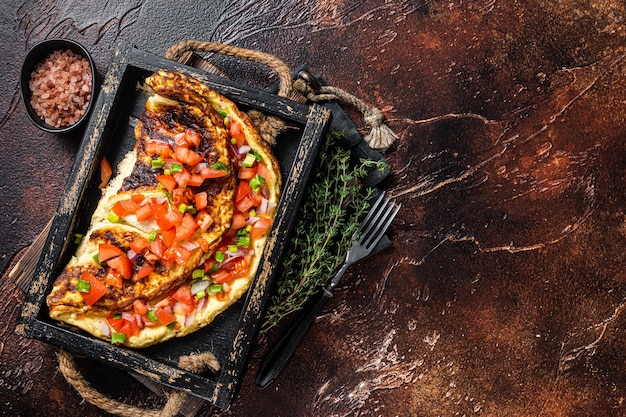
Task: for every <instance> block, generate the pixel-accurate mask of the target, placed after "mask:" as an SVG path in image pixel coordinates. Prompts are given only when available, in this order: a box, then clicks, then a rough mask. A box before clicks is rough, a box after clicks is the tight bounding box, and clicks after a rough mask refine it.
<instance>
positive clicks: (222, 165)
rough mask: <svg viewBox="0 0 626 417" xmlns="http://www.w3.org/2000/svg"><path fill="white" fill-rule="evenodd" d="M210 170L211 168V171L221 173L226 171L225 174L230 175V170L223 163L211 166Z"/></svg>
mask: <svg viewBox="0 0 626 417" xmlns="http://www.w3.org/2000/svg"><path fill="white" fill-rule="evenodd" d="M209 168H211V169H219V170H220V171H224V172H227V173H230V171H229V170H228V167H227V166H226V165H224V163H222V162H216V163H214V164H212V165H211V166H209Z"/></svg>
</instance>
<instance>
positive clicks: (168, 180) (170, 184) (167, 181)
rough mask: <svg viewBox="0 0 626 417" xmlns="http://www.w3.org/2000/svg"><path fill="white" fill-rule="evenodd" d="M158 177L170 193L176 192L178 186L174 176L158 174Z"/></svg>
mask: <svg viewBox="0 0 626 417" xmlns="http://www.w3.org/2000/svg"><path fill="white" fill-rule="evenodd" d="M156 179H157V181H158V182H159V183H160V184H161V185H162V186H163V187H164V188H165V189H166V190H167V192H168V193H170V194H172V193H173V192H174V188H176V180H175V179H174V177H172V176H171V175H157V176H156Z"/></svg>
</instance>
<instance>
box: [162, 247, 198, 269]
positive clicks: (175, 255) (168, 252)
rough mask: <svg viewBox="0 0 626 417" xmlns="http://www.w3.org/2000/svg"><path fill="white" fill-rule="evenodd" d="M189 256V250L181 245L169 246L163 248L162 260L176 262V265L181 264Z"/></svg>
mask: <svg viewBox="0 0 626 417" xmlns="http://www.w3.org/2000/svg"><path fill="white" fill-rule="evenodd" d="M190 256H191V251H190V250H189V249H186V248H184V247H182V246H170V247H169V248H167V249H165V252H164V253H163V257H162V258H163V260H164V261H165V262H171V263H176V264H178V265H183V264H184V263H185V262H187V260H188V259H189V257H190Z"/></svg>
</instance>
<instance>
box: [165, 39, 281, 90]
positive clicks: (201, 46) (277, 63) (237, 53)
mask: <svg viewBox="0 0 626 417" xmlns="http://www.w3.org/2000/svg"><path fill="white" fill-rule="evenodd" d="M194 51H197V52H213V53H217V54H220V55H228V56H233V57H237V58H241V59H245V60H248V61H252V62H258V63H261V64H264V65H266V66H268V67H270V68H271V69H272V70H274V72H276V74H277V75H278V78H279V79H280V86H279V88H278V95H279V96H281V97H289V95H290V94H291V91H292V88H293V85H292V82H291V70H290V69H289V67H288V66H287V64H285V63H284V62H283V61H281V60H280V59H278V58H276V57H275V56H273V55H270V54H266V53H264V52H260V51H255V50H251V49H244V48H240V47H238V46H233V45H226V44H221V43H216V42H205V41H195V40H186V41H182V42H179V43H176V44H174V45H172V46H170V47H169V48H168V49H167V51H165V57H166V58H167V59H171V60H173V61H180V60H181V59H182V57H183V55H185V53H187V52H194Z"/></svg>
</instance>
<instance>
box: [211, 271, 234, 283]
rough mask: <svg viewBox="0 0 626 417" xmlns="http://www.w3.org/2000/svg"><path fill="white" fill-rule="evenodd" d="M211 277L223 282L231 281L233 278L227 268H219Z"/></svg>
mask: <svg viewBox="0 0 626 417" xmlns="http://www.w3.org/2000/svg"><path fill="white" fill-rule="evenodd" d="M211 278H212V279H213V281H215V282H217V283H218V284H221V283H222V282H226V281H230V279H231V278H232V277H231V275H230V272H228V271H227V270H225V269H219V270H218V271H217V272H214V273H212V274H211Z"/></svg>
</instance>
